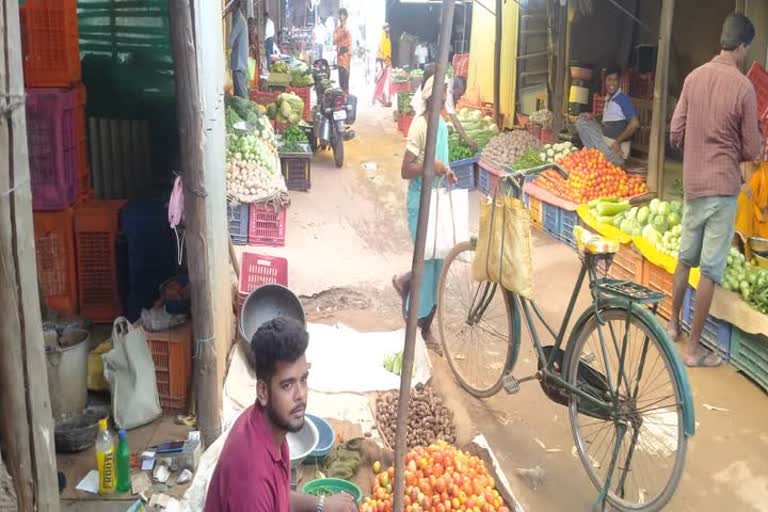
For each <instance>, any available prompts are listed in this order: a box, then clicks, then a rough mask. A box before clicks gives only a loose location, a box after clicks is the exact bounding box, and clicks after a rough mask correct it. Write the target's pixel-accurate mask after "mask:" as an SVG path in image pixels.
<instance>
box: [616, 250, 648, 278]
mask: <svg viewBox="0 0 768 512" xmlns="http://www.w3.org/2000/svg"><path fill="white" fill-rule="evenodd" d="M608 275H609V276H611V277H613V278H614V279H621V280H624V281H632V282H635V283H639V282H641V281H642V280H643V255H642V254H640V251H638V250H637V249H636V248H635V246H634V245H632V244H621V246H620V247H619V252H617V253H616V254H614V255H613V262H611V266H610V267H609V268H608Z"/></svg>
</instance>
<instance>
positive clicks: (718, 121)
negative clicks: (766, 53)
mask: <svg viewBox="0 0 768 512" xmlns="http://www.w3.org/2000/svg"><path fill="white" fill-rule="evenodd" d="M754 37H755V27H754V26H753V25H752V22H751V21H750V20H749V18H747V17H746V16H743V15H741V14H731V15H729V16H728V18H726V20H725V23H724V24H723V31H722V34H721V36H720V48H721V51H720V54H719V55H717V56H716V57H715V58H714V59H712V60H711V61H710V62H708V63H706V64H704V65H703V66H701V67H699V68H697V69H695V70H693V71H692V72H691V74H690V75H688V77H687V78H686V79H685V83H684V84H683V91H682V94H681V95H680V100H679V101H678V103H677V107H676V108H675V113H674V116H673V117H672V125H671V135H670V139H671V142H672V145H673V146H676V147H682V148H683V152H684V154H683V189H684V194H685V205H684V210H683V233H682V238H681V241H680V256H679V259H678V264H677V269H676V271H675V277H674V288H673V292H672V295H673V298H672V319H671V321H670V324H669V334H670V336H671V337H672V338H673V339H676V338H677V337H678V336H679V335H680V311H681V309H682V305H683V296H684V295H685V291H686V288H687V286H688V277H689V273H690V270H691V268H692V267H696V266H700V267H701V280H700V281H699V286H698V288H697V290H696V307H695V310H694V315H693V322H692V324H691V333H690V338H689V340H688V344H687V346H686V349H685V352H684V355H683V358H684V361H685V363H686V364H687V365H688V366H691V367H697V366H705V367H712V366H719V365H720V364H722V360H721V359H720V357H718V356H717V355H716V354H714V353H711V352H709V351H708V350H707V349H705V348H704V347H702V346H701V343H700V339H701V333H702V330H703V328H704V322H705V320H706V317H707V315H708V314H709V308H710V306H711V304H712V296H713V293H714V289H715V284H717V283H720V281H721V280H722V277H723V272H724V271H725V266H726V259H727V257H728V252H729V250H730V246H731V243H732V241H733V236H734V230H735V227H734V223H735V220H736V200H737V196H738V194H739V191H740V188H741V187H742V175H741V171H740V168H739V165H740V163H741V162H743V161H753V160H756V159H757V158H758V157H759V156H760V153H761V136H760V131H759V127H758V117H757V97H756V95H755V90H754V87H753V86H752V83H751V82H750V81H749V80H748V79H747V78H746V77H745V76H744V75H743V74H742V73H741V71H740V69H739V67H740V66H742V65H743V64H744V62H745V60H746V58H747V52H748V51H749V47H750V45H751V44H752V40H753V39H754Z"/></svg>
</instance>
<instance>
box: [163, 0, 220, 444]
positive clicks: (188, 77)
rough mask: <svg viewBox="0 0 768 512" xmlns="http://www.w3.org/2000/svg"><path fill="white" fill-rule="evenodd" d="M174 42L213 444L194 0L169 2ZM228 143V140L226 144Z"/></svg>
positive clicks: (196, 308)
mask: <svg viewBox="0 0 768 512" xmlns="http://www.w3.org/2000/svg"><path fill="white" fill-rule="evenodd" d="M168 14H169V17H170V22H171V42H172V45H173V60H174V69H175V78H176V110H177V115H178V129H179V143H180V152H181V167H182V171H183V172H182V176H183V180H184V212H185V219H186V221H185V223H186V228H187V231H186V235H185V237H184V239H185V241H186V249H187V262H188V265H189V278H190V284H191V287H190V288H191V300H192V332H193V335H194V340H195V341H194V343H195V350H194V353H195V358H194V376H193V379H194V386H195V397H196V410H197V422H198V425H199V428H200V432H201V434H202V436H203V442H204V444H205V445H206V446H210V444H211V443H213V441H215V440H216V438H217V437H218V436H219V434H220V433H221V418H220V410H219V402H220V397H218V396H216V393H217V390H218V389H219V388H220V385H219V384H220V383H219V382H218V381H219V372H218V364H217V356H216V346H215V345H216V344H215V339H214V338H215V337H214V318H213V305H212V297H213V295H212V286H211V281H210V272H209V269H210V262H209V258H208V254H209V253H208V236H207V234H208V229H209V227H208V217H207V215H206V210H207V208H208V201H207V192H206V188H205V169H204V167H203V162H204V151H203V117H202V104H201V100H200V87H199V83H198V75H197V56H196V48H195V39H194V29H193V25H192V8H191V5H190V2H189V0H169V2H168ZM222 143H223V142H222Z"/></svg>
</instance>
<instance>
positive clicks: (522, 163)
mask: <svg viewBox="0 0 768 512" xmlns="http://www.w3.org/2000/svg"><path fill="white" fill-rule="evenodd" d="M539 153H540V151H539V150H538V149H535V148H534V149H529V150H528V152H527V153H525V154H524V155H523V156H521V157H520V158H518V159H517V161H516V162H513V163H512V168H513V169H519V170H525V169H531V168H533V167H539V166H540V165H544V161H543V160H542V159H541V158H539Z"/></svg>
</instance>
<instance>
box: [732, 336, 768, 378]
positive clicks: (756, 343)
mask: <svg viewBox="0 0 768 512" xmlns="http://www.w3.org/2000/svg"><path fill="white" fill-rule="evenodd" d="M731 336H732V337H731V364H733V365H734V366H735V367H736V368H738V369H739V370H741V371H742V372H743V373H745V374H746V375H748V376H749V377H750V378H751V379H753V380H754V381H755V382H757V383H758V384H759V385H760V387H762V388H763V389H764V390H766V391H768V337H766V336H765V335H763V334H748V333H745V332H744V331H742V330H740V329H738V328H736V327H734V328H733V333H732V335H731Z"/></svg>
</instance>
